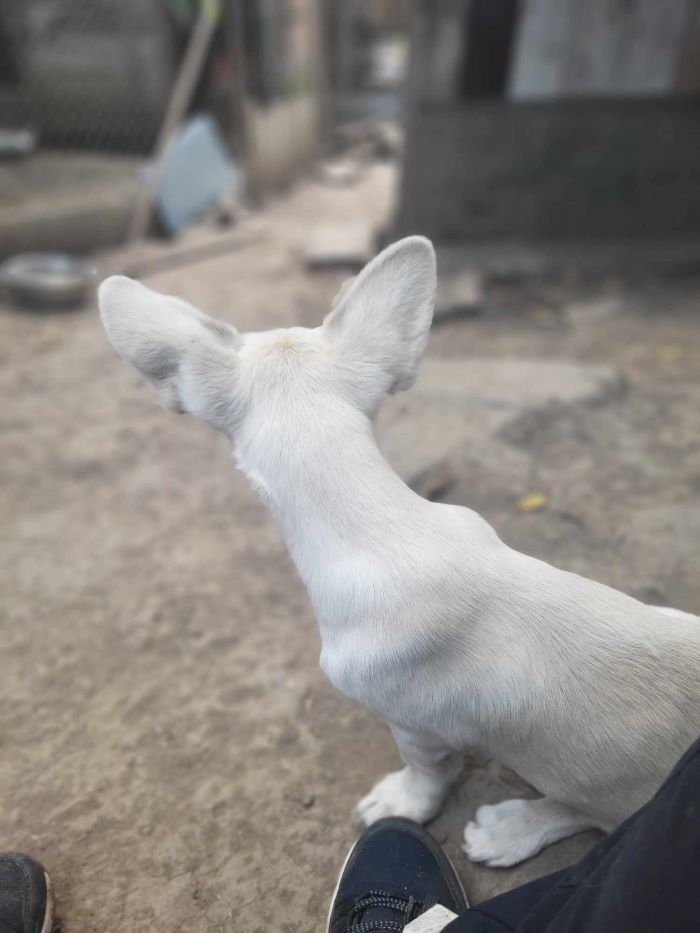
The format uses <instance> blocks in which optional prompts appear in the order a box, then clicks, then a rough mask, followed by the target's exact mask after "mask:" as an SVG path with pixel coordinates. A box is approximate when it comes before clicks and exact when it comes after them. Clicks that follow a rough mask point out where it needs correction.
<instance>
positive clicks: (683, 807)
mask: <svg viewBox="0 0 700 933" xmlns="http://www.w3.org/2000/svg"><path fill="white" fill-rule="evenodd" d="M699 878H700V740H698V741H697V742H696V743H695V744H694V745H693V746H692V747H691V748H690V749H689V750H688V752H687V753H686V754H685V755H684V757H683V758H682V759H681V761H680V762H679V763H678V764H677V765H676V767H675V768H674V769H673V771H672V772H671V774H670V775H669V777H668V778H667V780H666V781H665V783H664V784H663V785H662V787H661V788H660V789H659V791H658V792H657V794H656V795H655V797H654V798H653V799H652V800H650V801H649V803H647V804H646V805H645V806H644V807H642V808H641V809H640V810H638V811H637V812H636V813H634V814H633V815H632V816H631V817H630V818H629V819H628V820H627V821H626V822H625V823H623V824H622V825H621V826H620V827H618V829H617V830H615V832H613V833H612V834H611V835H610V836H607V837H606V838H605V839H603V840H601V842H599V843H598V845H596V846H595V847H594V848H593V849H592V850H591V851H590V852H589V853H588V855H587V856H585V858H583V859H582V860H581V861H580V862H578V863H577V864H576V865H574V866H573V867H572V868H569V869H566V870H564V871H562V872H557V873H556V874H555V875H549V876H548V877H546V878H542V879H540V880H539V881H536V882H533V883H532V884H530V885H525V886H524V887H522V888H516V889H515V890H513V891H509V892H508V893H507V894H503V895H501V896H500V897H497V898H493V899H492V900H490V901H487V902H485V903H483V904H479V905H477V906H476V907H475V908H474V909H472V910H468V911H466V912H465V913H464V914H462V915H460V916H459V917H458V918H456V919H455V920H454V921H453V922H452V923H450V924H448V925H447V926H446V927H445V933H481V931H484V933H485V931H490V930H511V931H514V933H598V931H603V930H604V931H605V933H628V931H630V930H634V931H635V933H659V931H662V930H663V931H664V933H676V931H678V933H685V931H688V933H690V931H691V930H692V931H694V930H700V884H699V883H698V879H699Z"/></svg>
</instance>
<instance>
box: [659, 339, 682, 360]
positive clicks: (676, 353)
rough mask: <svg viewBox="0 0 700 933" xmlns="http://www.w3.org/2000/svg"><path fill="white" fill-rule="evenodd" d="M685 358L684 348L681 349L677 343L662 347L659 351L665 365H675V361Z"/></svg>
mask: <svg viewBox="0 0 700 933" xmlns="http://www.w3.org/2000/svg"><path fill="white" fill-rule="evenodd" d="M682 356H683V347H679V346H678V344H677V343H669V344H667V345H666V346H665V347H661V349H660V350H659V357H660V358H661V360H662V361H663V362H664V363H673V362H674V361H675V360H678V359H680V358H681V357H682Z"/></svg>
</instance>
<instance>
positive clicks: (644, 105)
mask: <svg viewBox="0 0 700 933" xmlns="http://www.w3.org/2000/svg"><path fill="white" fill-rule="evenodd" d="M699 153H700V100H698V99H695V100H692V99H686V100H675V101H674V100H664V101H652V100H649V101H625V102H620V101H610V100H605V99H598V100H595V101H588V102H584V101H581V102H572V101H567V102H565V103H545V104H518V105H511V104H507V103H504V102H502V101H492V102H487V101H484V102H461V103H447V104H444V105H441V106H439V105H423V106H418V107H415V108H414V110H413V113H412V115H411V116H410V118H409V125H408V137H407V148H406V162H405V166H404V173H403V180H402V187H401V199H400V206H399V211H398V216H397V220H396V227H397V231H398V233H401V234H404V233H418V232H420V233H424V234H426V235H428V236H432V237H434V238H436V239H439V240H456V239H465V238H470V237H489V236H494V237H496V236H521V235H524V236H541V237H549V236H560V235H562V236H569V235H571V236H574V235H586V234H590V235H607V236H626V235H630V234H632V235H643V234H650V235H652V234H671V233H688V232H693V231H698V232H700V157H699Z"/></svg>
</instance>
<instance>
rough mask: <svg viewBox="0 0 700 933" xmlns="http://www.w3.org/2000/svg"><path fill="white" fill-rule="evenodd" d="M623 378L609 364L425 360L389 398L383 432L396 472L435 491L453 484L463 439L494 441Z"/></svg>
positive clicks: (608, 392) (600, 397)
mask: <svg viewBox="0 0 700 933" xmlns="http://www.w3.org/2000/svg"><path fill="white" fill-rule="evenodd" d="M621 384H622V380H621V377H620V375H619V374H618V373H617V372H616V371H615V370H614V369H611V368H610V367H608V366H597V365H584V364H580V363H574V362H569V361H558V360H547V359H542V360H515V359H499V358H497V357H493V358H487V357H482V358H466V357H459V358H453V359H427V360H424V362H423V364H422V366H421V369H420V372H419V375H418V380H417V382H416V385H415V386H414V388H413V389H412V390H411V391H410V392H409V393H406V394H400V395H397V396H392V397H391V398H389V399H388V400H387V401H386V402H385V403H384V406H383V407H382V409H381V411H380V412H379V416H378V419H377V437H378V441H379V445H380V447H381V449H382V451H383V452H384V455H385V456H386V458H387V460H388V461H389V462H390V463H391V464H392V466H393V467H394V469H395V470H396V471H397V473H398V474H399V475H400V476H402V477H403V479H404V480H405V481H406V482H407V483H408V484H409V485H410V486H411V487H412V488H413V489H415V490H416V491H417V492H419V493H420V494H421V495H424V496H426V497H427V498H430V497H432V496H435V495H437V494H438V493H439V492H442V491H444V490H445V489H447V488H449V486H450V485H451V484H452V482H453V481H454V479H455V478H456V471H457V469H458V460H459V457H458V456H457V455H458V454H459V453H460V452H461V451H462V450H464V448H465V446H467V445H469V444H472V445H483V444H484V443H486V441H487V440H489V442H492V441H493V438H494V436H496V435H498V434H500V433H501V432H502V431H503V430H504V429H506V428H507V427H508V426H509V425H511V424H513V423H514V422H516V421H517V420H518V419H520V418H521V417H523V416H525V415H529V414H531V413H534V412H538V411H543V410H546V409H547V408H548V407H550V406H556V405H559V406H561V405H576V404H591V403H594V402H601V401H604V400H606V399H607V398H609V397H611V396H612V395H613V394H614V393H615V392H616V391H617V390H618V389H619V387H620V386H621Z"/></svg>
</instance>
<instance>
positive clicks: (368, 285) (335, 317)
mask: <svg viewBox="0 0 700 933" xmlns="http://www.w3.org/2000/svg"><path fill="white" fill-rule="evenodd" d="M436 284H437V280H436V274H435V251H434V250H433V246H432V244H431V242H430V240H426V239H425V237H420V236H412V237H407V238H406V239H404V240H399V242H398V243H394V244H393V245H392V246H389V247H387V249H385V250H384V251H383V252H381V253H380V254H379V255H378V256H377V257H376V258H375V259H373V260H372V261H371V262H370V263H369V264H368V265H366V266H365V268H364V269H363V270H362V272H360V274H359V275H358V276H356V278H354V279H353V280H352V281H351V282H349V283H346V284H345V285H344V286H343V289H342V290H341V293H340V294H339V295H338V298H337V299H336V301H335V303H334V306H333V310H332V311H331V312H330V314H329V315H328V316H327V317H326V319H325V321H324V322H323V329H324V331H325V333H326V336H327V337H328V339H329V340H330V341H331V342H332V343H333V344H334V346H335V347H336V353H337V361H338V365H339V366H340V367H341V369H342V371H343V376H344V378H345V380H346V381H347V383H348V384H349V385H350V386H351V388H352V390H353V394H354V396H355V399H356V401H357V402H358V404H359V405H360V406H361V407H362V408H365V409H366V410H368V411H372V410H373V409H374V408H376V406H377V404H378V403H379V402H380V401H381V399H382V398H383V397H384V395H386V393H388V392H398V391H399V390H400V389H408V388H409V387H410V386H411V385H413V382H414V381H415V378H416V374H417V371H418V364H419V363H420V360H421V357H422V355H423V351H424V350H425V345H426V343H427V342H428V333H429V331H430V323H431V321H432V317H433V307H434V304H435V289H436Z"/></svg>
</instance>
